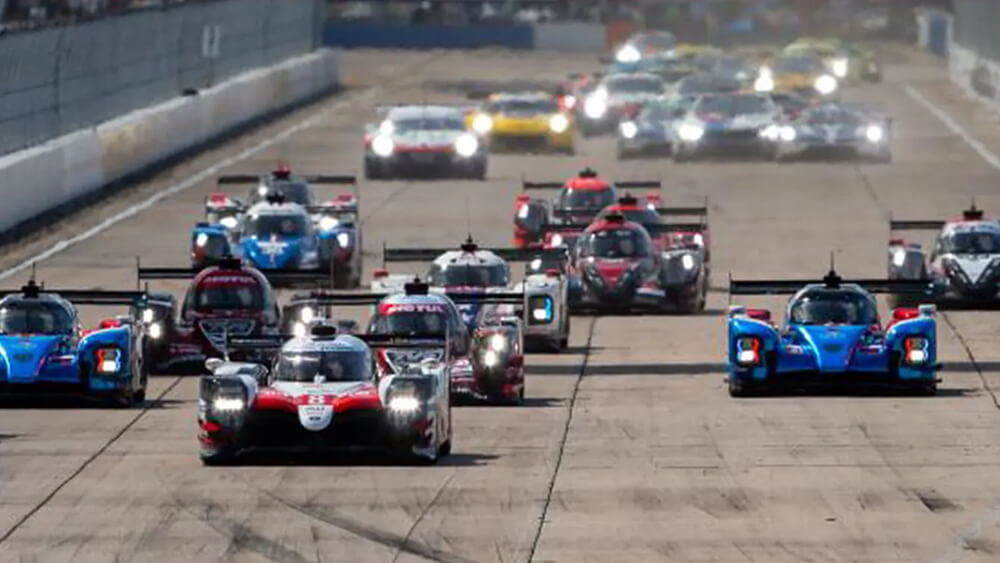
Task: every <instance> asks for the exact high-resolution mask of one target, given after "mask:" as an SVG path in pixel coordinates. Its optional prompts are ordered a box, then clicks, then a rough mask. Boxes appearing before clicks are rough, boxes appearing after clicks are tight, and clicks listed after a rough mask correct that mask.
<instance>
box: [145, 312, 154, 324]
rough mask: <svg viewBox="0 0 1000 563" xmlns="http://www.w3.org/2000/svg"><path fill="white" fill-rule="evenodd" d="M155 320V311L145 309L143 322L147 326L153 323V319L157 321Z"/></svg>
mask: <svg viewBox="0 0 1000 563" xmlns="http://www.w3.org/2000/svg"><path fill="white" fill-rule="evenodd" d="M155 318H156V312H155V311H153V310H152V309H143V310H142V322H144V323H146V324H149V323H151V322H153V319H155Z"/></svg>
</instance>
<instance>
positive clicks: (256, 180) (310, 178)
mask: <svg viewBox="0 0 1000 563" xmlns="http://www.w3.org/2000/svg"><path fill="white" fill-rule="evenodd" d="M285 179H286V178H279V180H285ZM287 179H288V180H301V181H303V182H306V183H308V184H340V185H347V184H351V185H356V184H357V183H358V178H357V176H354V175H351V174H305V175H303V174H290V175H289V176H288V178H287ZM269 180H271V177H270V176H268V175H266V174H264V175H261V174H227V175H224V176H219V177H218V178H216V180H215V181H216V183H217V184H260V183H264V182H267V181H269Z"/></svg>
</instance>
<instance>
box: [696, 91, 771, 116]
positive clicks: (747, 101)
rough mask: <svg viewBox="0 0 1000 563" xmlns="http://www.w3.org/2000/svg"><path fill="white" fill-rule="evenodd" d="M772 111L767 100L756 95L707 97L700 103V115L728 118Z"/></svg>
mask: <svg viewBox="0 0 1000 563" xmlns="http://www.w3.org/2000/svg"><path fill="white" fill-rule="evenodd" d="M769 110H770V105H769V104H768V100H767V98H765V97H764V96H758V95H755V94H746V95H738V96H706V97H704V98H702V99H701V101H700V102H699V103H698V113H699V114H700V115H709V114H718V115H723V116H726V117H735V116H737V115H747V114H754V113H767V112H768V111H769Z"/></svg>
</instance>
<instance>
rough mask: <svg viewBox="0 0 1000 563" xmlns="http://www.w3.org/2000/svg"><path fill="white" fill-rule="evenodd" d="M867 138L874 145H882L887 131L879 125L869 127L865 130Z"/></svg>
mask: <svg viewBox="0 0 1000 563" xmlns="http://www.w3.org/2000/svg"><path fill="white" fill-rule="evenodd" d="M865 138H867V139H868V141H869V142H872V143H881V142H882V139H884V138H885V131H884V130H883V129H882V127H880V126H878V125H869V126H868V127H867V128H865Z"/></svg>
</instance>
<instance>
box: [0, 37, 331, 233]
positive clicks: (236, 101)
mask: <svg viewBox="0 0 1000 563" xmlns="http://www.w3.org/2000/svg"><path fill="white" fill-rule="evenodd" d="M338 84H339V68H338V57H337V55H336V53H335V52H333V51H331V50H328V49H323V50H321V51H317V52H315V53H311V54H308V55H303V56H299V57H296V58H293V59H289V60H287V61H285V62H282V63H279V64H277V65H274V66H270V67H263V68H260V69H257V70H252V71H249V72H246V73H243V74H240V75H238V76H236V77H234V78H232V79H230V80H227V81H225V82H223V83H221V84H218V85H216V86H213V87H210V88H206V89H204V90H201V91H200V92H199V93H198V94H197V95H192V96H187V97H180V98H175V99H172V100H169V101H167V102H164V103H161V104H159V105H157V106H153V107H149V108H145V109H141V110H138V111H134V112H132V113H129V114H127V115H124V116H121V117H119V118H117V119H114V120H112V121H108V122H105V123H102V124H100V125H98V126H97V127H95V128H92V129H87V130H82V131H78V132H75V133H71V134H69V135H66V136H63V137H60V138H58V139H55V140H52V141H50V142H48V143H46V144H44V145H41V146H36V147H33V148H30V149H26V150H23V151H19V152H16V153H12V154H9V155H7V156H3V157H0V178H3V197H4V202H5V205H4V206H3V208H2V209H0V232H9V231H10V230H11V229H14V228H15V227H16V226H18V225H20V224H22V223H24V222H26V221H29V220H30V219H32V218H34V217H37V216H40V215H42V214H43V213H45V212H47V211H50V210H52V209H57V208H60V207H62V206H65V205H67V204H70V203H72V202H76V201H86V198H87V197H89V196H90V195H91V194H93V193H94V192H96V191H98V190H100V189H101V188H102V187H104V186H106V185H109V184H111V183H113V182H115V181H117V180H120V179H122V178H123V177H127V176H129V175H130V174H133V173H136V172H139V171H141V170H144V169H146V168H148V167H150V166H152V165H155V164H157V163H159V162H162V161H163V160H165V159H168V158H170V157H172V156H175V155H178V154H182V153H184V152H185V151H188V150H190V149H192V148H195V147H198V146H201V145H203V144H205V143H208V142H211V141H213V140H215V139H218V138H219V137H221V136H224V135H227V134H230V133H232V132H233V131H234V130H237V129H238V128H240V127H241V126H245V125H246V124H248V123H251V122H254V121H256V120H258V119H260V118H262V117H265V116H266V115H268V114H273V113H275V112H278V111H281V110H283V109H285V108H287V107H289V106H293V105H295V104H298V103H301V102H304V101H307V100H309V99H312V98H315V97H316V96H318V95H321V94H323V93H325V92H328V91H330V90H331V89H334V88H336V87H337V86H338Z"/></svg>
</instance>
